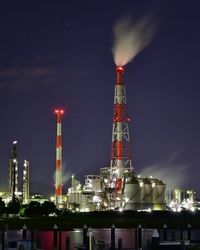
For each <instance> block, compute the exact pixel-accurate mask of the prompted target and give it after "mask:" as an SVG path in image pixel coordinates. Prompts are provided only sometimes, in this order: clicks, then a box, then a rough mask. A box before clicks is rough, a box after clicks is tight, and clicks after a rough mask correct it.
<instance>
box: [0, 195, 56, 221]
mask: <svg viewBox="0 0 200 250" xmlns="http://www.w3.org/2000/svg"><path fill="white" fill-rule="evenodd" d="M54 213H56V214H57V213H59V211H58V210H57V209H56V206H55V204H54V203H53V202H50V201H44V202H43V203H42V204H40V203H39V202H37V201H31V202H30V203H29V204H27V205H22V204H20V201H19V200H18V199H15V200H11V201H10V202H8V204H7V206H5V202H4V201H3V200H2V198H1V197H0V216H2V215H3V214H7V216H8V215H10V214H12V215H13V214H20V216H22V217H43V216H49V215H50V214H54Z"/></svg>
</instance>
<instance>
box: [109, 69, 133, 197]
mask: <svg viewBox="0 0 200 250" xmlns="http://www.w3.org/2000/svg"><path fill="white" fill-rule="evenodd" d="M123 73H124V68H123V67H121V66H118V67H117V68H116V84H115V95H114V114H113V129H112V148H111V162H110V177H111V187H112V188H115V191H117V192H119V191H120V190H121V188H122V182H123V174H124V170H125V169H129V170H130V171H132V172H133V167H132V162H131V153H130V136H129V126H128V123H129V121H130V119H129V117H128V114H127V109H126V91H125V86H124V84H123V80H122V74H123Z"/></svg>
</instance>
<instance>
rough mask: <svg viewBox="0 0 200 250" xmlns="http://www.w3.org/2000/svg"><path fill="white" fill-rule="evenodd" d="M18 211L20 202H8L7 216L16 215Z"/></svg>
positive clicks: (16, 200) (15, 200)
mask: <svg viewBox="0 0 200 250" xmlns="http://www.w3.org/2000/svg"><path fill="white" fill-rule="evenodd" d="M19 209H20V202H19V200H18V199H17V198H16V199H14V200H11V201H9V202H8V205H7V207H6V210H7V214H18V213H19Z"/></svg>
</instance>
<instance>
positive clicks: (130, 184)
mask: <svg viewBox="0 0 200 250" xmlns="http://www.w3.org/2000/svg"><path fill="white" fill-rule="evenodd" d="M124 195H125V209H126V210H138V209H140V208H139V207H138V206H139V204H140V202H141V188H140V184H139V181H138V179H137V177H135V176H132V177H131V178H129V180H128V181H126V184H125V187H124Z"/></svg>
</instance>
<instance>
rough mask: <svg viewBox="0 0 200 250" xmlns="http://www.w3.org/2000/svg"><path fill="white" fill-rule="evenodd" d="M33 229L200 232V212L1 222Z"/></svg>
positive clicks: (66, 215) (93, 214)
mask: <svg viewBox="0 0 200 250" xmlns="http://www.w3.org/2000/svg"><path fill="white" fill-rule="evenodd" d="M24 224H25V225H26V226H27V227H28V228H31V229H41V230H52V228H53V226H54V225H55V224H57V226H58V228H59V229H61V230H69V229H73V228H82V227H83V225H84V224H86V225H87V226H88V227H92V228H110V227H111V225H112V224H114V225H115V227H116V228H137V227H138V225H139V224H141V225H142V227H143V228H158V229H159V228H162V227H163V225H164V224H166V225H167V227H168V228H175V229H176V228H177V229H180V228H182V229H184V228H187V227H188V225H189V224H190V225H191V227H192V228H193V229H200V212H198V211H197V212H187V211H182V212H181V213H174V212H169V211H156V212H150V213H149V212H134V211H124V212H117V211H112V212H110V211H109V212H89V213H64V214H63V215H60V216H59V217H41V218H1V219H0V228H1V229H2V228H5V227H7V226H8V227H9V228H10V229H11V228H13V229H21V228H22V226H23V225H24Z"/></svg>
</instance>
